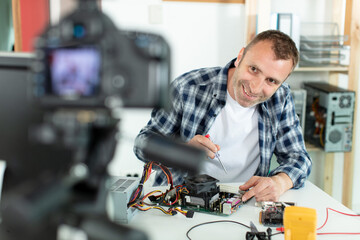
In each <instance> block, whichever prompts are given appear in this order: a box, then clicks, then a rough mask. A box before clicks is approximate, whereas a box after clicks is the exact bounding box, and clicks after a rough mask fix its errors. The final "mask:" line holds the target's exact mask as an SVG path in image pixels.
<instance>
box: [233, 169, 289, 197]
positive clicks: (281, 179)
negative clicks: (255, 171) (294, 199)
mask: <svg viewBox="0 0 360 240" xmlns="http://www.w3.org/2000/svg"><path fill="white" fill-rule="evenodd" d="M292 187H293V183H292V181H291V179H290V178H289V176H288V175H287V174H285V173H279V174H277V175H274V176H272V177H259V176H253V177H251V178H250V179H249V180H248V181H247V182H246V183H244V184H243V185H241V186H240V187H239V188H240V190H248V189H250V190H249V191H247V192H246V193H245V194H244V196H243V197H242V200H243V201H247V200H248V199H250V198H251V197H255V199H256V201H258V202H261V201H278V200H279V197H280V195H281V194H283V193H284V192H286V191H287V190H289V189H290V188H292Z"/></svg>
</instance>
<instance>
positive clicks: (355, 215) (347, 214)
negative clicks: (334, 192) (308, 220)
mask: <svg viewBox="0 0 360 240" xmlns="http://www.w3.org/2000/svg"><path fill="white" fill-rule="evenodd" d="M329 210H331V211H334V212H337V213H340V214H343V215H346V216H351V217H360V215H357V214H350V213H344V212H340V211H338V210H335V209H333V208H326V219H325V222H324V224H323V225H321V227H319V228H317V229H316V230H317V231H319V230H320V229H322V228H323V227H324V226H325V225H326V223H327V221H328V219H329ZM330 234H344V235H360V232H358V233H346V232H344V233H341V232H332V233H317V235H330Z"/></svg>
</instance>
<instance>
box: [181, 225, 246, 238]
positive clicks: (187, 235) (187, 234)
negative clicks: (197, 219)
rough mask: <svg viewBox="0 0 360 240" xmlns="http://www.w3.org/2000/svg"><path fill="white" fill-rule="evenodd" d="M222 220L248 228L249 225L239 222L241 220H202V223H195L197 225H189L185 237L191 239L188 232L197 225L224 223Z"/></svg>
mask: <svg viewBox="0 0 360 240" xmlns="http://www.w3.org/2000/svg"><path fill="white" fill-rule="evenodd" d="M224 222H225V223H235V224H239V225H241V226H243V227H246V228H248V229H250V227H249V226H247V225H246V224H243V223H241V222H236V221H232V220H219V221H211V222H204V223H200V224H197V225H195V226H193V227H191V228H190V229H189V230H188V231H187V232H186V237H187V238H188V239H189V240H191V238H190V237H189V233H190V232H191V231H192V230H193V229H195V228H197V227H200V226H203V225H207V224H213V223H224Z"/></svg>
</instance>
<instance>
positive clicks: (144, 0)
mask: <svg viewBox="0 0 360 240" xmlns="http://www.w3.org/2000/svg"><path fill="white" fill-rule="evenodd" d="M102 9H103V11H104V12H105V13H106V14H108V15H109V16H110V17H111V18H112V20H113V21H114V22H115V23H116V24H117V26H118V27H119V28H121V29H130V30H140V31H149V32H153V33H158V34H161V35H162V36H164V37H165V39H166V40H167V41H168V43H169V44H170V47H171V54H172V60H171V61H172V62H171V66H172V78H174V77H176V76H178V75H180V74H182V73H184V72H185V71H189V70H192V69H195V68H200V67H208V66H223V65H225V64H226V63H227V62H228V61H230V60H231V59H232V58H234V57H236V56H237V53H238V52H239V50H240V49H241V48H242V47H243V46H244V32H245V25H244V24H243V19H244V16H245V15H244V5H243V4H214V3H185V2H162V1H159V0H121V1H106V0H104V1H102ZM149 118H150V110H149V109H142V110H134V109H125V110H124V113H123V118H122V119H123V121H122V123H121V126H122V131H121V132H122V135H123V136H124V137H123V138H122V140H121V142H120V144H119V148H118V151H117V153H116V155H115V158H114V161H113V162H112V164H111V165H110V166H109V171H110V173H112V174H115V175H118V174H127V173H138V174H140V173H141V172H142V162H140V161H139V160H137V158H136V157H135V155H134V154H133V151H132V146H133V140H134V138H135V136H136V135H137V133H138V132H139V131H140V129H141V128H142V127H143V126H145V124H146V123H147V121H148V120H149Z"/></svg>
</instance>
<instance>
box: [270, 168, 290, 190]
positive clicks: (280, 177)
mask: <svg viewBox="0 0 360 240" xmlns="http://www.w3.org/2000/svg"><path fill="white" fill-rule="evenodd" d="M271 178H272V179H273V180H274V181H275V182H276V185H277V186H278V187H279V191H280V195H281V194H283V193H284V192H286V191H287V190H289V189H290V188H292V187H293V182H292V180H291V178H290V177H289V176H288V175H287V174H286V173H278V174H276V175H274V176H271Z"/></svg>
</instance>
